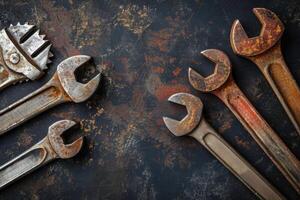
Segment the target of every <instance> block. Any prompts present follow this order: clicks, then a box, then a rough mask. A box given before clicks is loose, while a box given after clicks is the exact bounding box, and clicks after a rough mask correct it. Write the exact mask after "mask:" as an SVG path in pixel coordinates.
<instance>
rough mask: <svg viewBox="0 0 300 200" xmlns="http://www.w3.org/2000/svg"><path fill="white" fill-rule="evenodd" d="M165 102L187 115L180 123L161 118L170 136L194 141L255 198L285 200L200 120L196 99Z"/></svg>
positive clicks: (179, 95) (176, 97)
mask: <svg viewBox="0 0 300 200" xmlns="http://www.w3.org/2000/svg"><path fill="white" fill-rule="evenodd" d="M168 100H169V101H170V102H173V103H176V104H179V105H183V106H185V107H186V109H187V113H188V114H187V116H186V117H184V118H183V119H182V120H181V121H177V120H174V119H171V118H168V117H164V118H163V119H164V122H165V124H166V126H167V127H168V129H169V130H170V131H171V132H172V133H173V134H174V135H176V136H183V135H188V136H190V137H193V138H195V139H196V140H197V141H198V142H200V143H201V144H202V145H203V146H204V147H205V148H206V149H207V150H208V151H209V152H210V153H211V154H212V155H214V156H215V157H216V158H217V159H218V160H219V161H220V162H221V163H222V164H223V165H224V166H225V167H226V168H227V169H228V170H230V171H231V172H232V173H233V174H234V175H235V176H236V177H237V178H238V179H239V180H240V181H241V182H242V183H244V184H245V185H246V186H247V187H248V188H249V189H250V190H251V191H252V192H253V193H254V194H256V195H257V196H258V197H259V198H261V199H268V200H276V199H277V200H278V199H285V198H284V197H283V196H282V195H281V194H280V193H279V192H278V191H277V190H276V189H275V188H274V187H273V186H272V185H271V184H270V183H269V182H268V181H267V180H266V179H264V178H263V176H261V175H260V174H259V173H258V172H257V171H256V170H255V169H254V168H253V167H252V166H251V165H250V164H249V163H248V162H247V161H246V160H245V159H244V158H243V157H242V156H241V155H239V153H238V152H236V151H235V150H234V149H233V148H232V147H231V146H230V145H229V144H228V143H227V142H226V141H225V140H223V139H222V138H221V137H220V136H219V134H218V133H217V132H216V131H215V130H214V129H213V128H212V127H211V126H210V125H209V124H208V123H207V122H206V120H205V118H204V117H203V116H202V110H203V104H202V102H201V100H200V99H199V98H197V97H195V96H193V95H191V94H187V93H177V94H174V95H172V96H171V97H170V98H169V99H168Z"/></svg>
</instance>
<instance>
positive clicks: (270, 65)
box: [250, 42, 300, 134]
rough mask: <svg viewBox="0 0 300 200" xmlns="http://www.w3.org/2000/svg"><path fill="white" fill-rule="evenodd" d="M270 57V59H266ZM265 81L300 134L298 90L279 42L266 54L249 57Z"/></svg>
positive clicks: (299, 99)
mask: <svg viewBox="0 0 300 200" xmlns="http://www.w3.org/2000/svg"><path fill="white" fill-rule="evenodd" d="M270 55H272V58H270V57H268V56H270ZM250 60H252V62H254V63H255V64H256V65H257V66H258V67H259V69H260V71H261V72H262V73H263V75H264V76H265V78H266V79H267V81H268V83H269V85H270V86H271V88H272V89H273V91H274V93H275V94H276V96H277V98H278V100H279V101H280V103H281V105H282V107H283V108H284V110H285V112H286V113H287V115H288V117H289V118H290V120H291V122H292V123H293V125H294V127H295V128H296V130H297V132H298V134H300V103H299V101H300V89H299V87H298V85H297V82H296V81H295V79H294V78H293V76H292V74H291V72H290V70H289V68H288V67H287V65H286V63H285V61H284V59H283V56H282V53H281V47H280V42H278V43H277V44H276V45H275V46H274V47H273V48H271V49H270V50H268V51H267V52H266V53H264V54H261V55H258V56H255V57H253V58H251V57H250Z"/></svg>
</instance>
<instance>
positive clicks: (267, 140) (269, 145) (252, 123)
mask: <svg viewBox="0 0 300 200" xmlns="http://www.w3.org/2000/svg"><path fill="white" fill-rule="evenodd" d="M201 53H202V55H204V56H205V57H206V58H208V59H209V60H211V61H212V62H214V63H216V65H215V71H214V73H213V74H212V75H210V76H208V77H205V78H204V77H203V76H201V75H200V74H199V73H198V72H196V71H195V70H193V69H192V68H189V81H190V83H191V85H192V86H193V87H194V88H195V89H197V90H199V91H202V92H210V93H212V94H214V95H215V96H217V97H218V98H219V99H221V100H222V101H223V102H224V104H225V105H226V106H227V107H228V108H229V109H230V110H231V112H232V113H233V114H234V115H235V116H236V118H237V119H238V120H239V121H240V122H241V123H242V125H243V126H244V127H245V129H246V130H247V131H248V132H249V133H250V135H251V136H252V137H253V138H254V140H255V141H256V142H257V143H258V145H259V146H260V147H261V148H262V149H263V151H264V152H265V153H266V154H267V155H268V156H269V158H270V159H271V160H272V162H273V163H274V164H275V165H276V166H277V168H278V169H279V170H280V171H281V173H282V174H283V175H284V176H285V178H286V179H287V180H288V181H289V182H290V183H291V185H292V186H293V187H294V189H295V190H296V191H297V192H298V193H300V162H299V160H298V159H297V158H296V156H295V155H294V154H293V153H292V152H291V151H290V150H289V148H288V147H287V146H286V145H285V144H284V142H283V141H282V140H281V139H280V137H279V136H278V135H277V134H276V133H275V131H274V130H273V129H272V128H271V127H270V125H269V124H268V123H267V122H266V121H265V120H264V119H263V117H262V116H261V115H260V114H259V113H258V112H257V110H256V109H255V108H254V106H253V105H252V104H251V103H250V102H249V100H248V99H247V97H246V96H245V95H244V94H243V92H242V91H241V90H240V89H239V87H238V86H237V85H236V83H235V81H234V79H233V77H232V73H231V63H230V60H229V58H228V57H227V55H226V54H225V53H223V52H222V51H220V50H216V49H209V50H205V51H203V52H201Z"/></svg>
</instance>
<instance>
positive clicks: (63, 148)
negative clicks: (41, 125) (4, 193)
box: [0, 120, 83, 190]
mask: <svg viewBox="0 0 300 200" xmlns="http://www.w3.org/2000/svg"><path fill="white" fill-rule="evenodd" d="M75 124H76V122H74V121H71V120H61V121H58V122H56V123H54V124H52V125H51V126H50V127H49V130H48V135H47V136H46V137H45V138H44V139H42V140H41V141H40V142H38V143H37V144H35V145H34V146H33V147H31V148H30V149H28V150H27V151H25V152H24V153H22V154H21V155H19V156H18V157H16V158H15V159H13V160H11V161H9V162H7V163H5V164H4V165H2V166H0V190H1V189H3V188H4V187H5V186H7V185H8V184H10V183H12V182H13V181H15V180H17V179H19V178H21V177H23V176H25V175H27V174H29V173H31V172H32V171H34V170H35V169H37V168H39V167H41V166H43V165H45V164H47V163H48V162H50V161H52V160H55V159H58V158H62V159H67V158H72V157H73V156H75V155H76V154H77V153H78V152H79V151H80V149H81V147H82V143H83V137H80V138H78V139H77V140H75V141H74V142H73V143H71V144H64V141H63V139H62V137H61V135H62V134H63V133H64V132H65V131H66V130H68V129H70V128H71V127H73V126H74V125H75Z"/></svg>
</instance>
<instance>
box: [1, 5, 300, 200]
mask: <svg viewBox="0 0 300 200" xmlns="http://www.w3.org/2000/svg"><path fill="white" fill-rule="evenodd" d="M253 11H254V13H255V15H256V16H257V17H258V19H259V21H260V22H261V23H262V30H261V33H260V35H259V36H257V37H253V38H249V37H248V36H247V34H246V32H245V31H244V29H243V27H242V25H241V23H240V22H239V21H238V20H236V21H235V22H234V23H233V25H232V29H231V33H230V42H231V46H232V49H233V51H234V52H235V53H236V54H238V55H241V56H243V57H246V58H248V59H249V60H251V61H252V62H254V63H255V64H256V65H257V66H258V68H259V69H260V71H261V72H262V73H263V75H264V77H265V78H266V80H267V81H268V83H269V84H270V86H271V88H272V89H273V91H274V93H275V94H276V96H277V98H278V100H279V101H280V103H281V105H282V107H283V108H284V110H285V111H286V113H287V115H288V117H289V118H290V120H291V122H292V124H293V125H294V127H295V129H296V131H297V132H298V133H299V134H300V104H299V101H300V89H299V87H298V85H297V83H296V81H295V80H294V79H293V77H292V74H291V72H290V71H289V69H288V67H287V65H286V64H285V61H284V58H283V56H282V53H281V41H280V39H281V36H282V34H283V31H284V25H283V23H282V22H281V21H280V19H279V18H278V17H277V16H276V15H275V14H274V13H273V12H271V11H270V10H267V9H264V8H255V9H253ZM44 37H45V36H44V35H40V34H39V30H37V29H36V27H35V26H33V25H29V24H28V23H25V24H24V25H21V24H20V23H18V24H17V25H16V26H13V25H11V26H10V27H9V28H7V29H3V30H1V31H0V50H1V52H0V53H1V54H0V56H1V58H0V64H1V65H0V91H1V90H2V89H3V88H5V87H7V86H9V85H12V84H14V83H17V82H22V81H23V80H29V79H30V80H35V79H37V78H39V77H41V76H42V75H43V71H44V70H46V69H47V63H49V62H50V60H49V58H50V57H52V53H51V52H50V48H51V44H50V42H48V41H47V40H44ZM201 53H202V55H203V56H205V57H206V58H208V59H209V60H211V61H212V62H214V63H215V70H214V73H213V74H212V75H210V76H208V77H203V76H202V75H201V74H199V73H198V72H196V71H195V70H194V69H193V68H189V70H188V78H189V82H190V84H191V85H192V86H193V87H194V88H195V89H196V90H199V91H201V92H205V93H211V94H213V95H215V96H217V97H218V98H219V99H220V100H221V101H222V102H223V103H224V104H225V105H226V106H227V107H228V108H229V110H230V111H231V112H232V113H233V114H234V115H235V117H236V118H237V119H238V120H239V121H240V122H241V124H242V125H243V126H244V128H245V129H246V130H247V131H248V132H249V134H250V135H251V136H252V137H253V139H254V140H255V141H256V143H257V144H258V145H259V147H260V148H262V150H263V151H264V152H265V154H266V155H267V156H268V157H269V158H270V160H271V161H272V162H273V163H274V165H275V166H276V167H277V168H278V170H279V171H280V172H281V173H282V174H283V176H284V177H285V178H286V179H287V181H288V182H289V183H290V184H291V186H292V187H293V188H294V189H295V190H296V191H297V192H298V193H299V194H300V161H299V160H298V158H297V157H296V156H295V155H294V154H293V153H292V152H291V150H290V149H289V148H288V147H287V145H286V144H285V143H284V142H283V141H282V140H281V138H280V137H279V136H278V135H277V133H276V132H275V131H274V130H273V129H272V128H271V127H270V125H269V124H268V123H267V122H266V121H265V120H264V118H263V117H262V116H261V115H260V114H259V112H258V111H257V110H256V109H255V107H254V106H253V105H252V104H251V103H250V101H249V100H248V99H247V97H246V96H245V95H244V94H243V92H242V91H241V90H240V89H239V87H238V86H237V84H236V83H235V81H234V79H233V76H232V71H231V63H230V60H229V58H228V57H227V55H226V54H225V53H224V52H222V51H220V50H217V49H208V50H205V51H202V52H201ZM90 59H91V58H90V57H89V56H85V55H77V56H72V57H70V58H67V59H65V60H64V61H62V62H61V63H60V64H59V65H58V66H57V70H56V72H55V74H54V75H53V77H52V78H51V79H50V80H49V81H48V82H47V83H46V84H45V85H43V86H42V87H41V88H39V89H37V90H36V91H34V92H32V93H31V94H29V95H27V96H25V97H23V98H21V99H20V100H18V101H16V102H15V103H12V104H11V105H9V106H8V107H6V108H5V109H3V110H0V135H2V134H4V133H6V132H8V131H10V130H11V129H13V128H15V127H17V126H19V125H21V124H22V123H25V122H26V121H28V120H30V119H31V118H33V117H35V116H37V115H38V114H40V113H42V112H44V111H46V110H48V109H50V108H53V107H54V106H56V105H58V104H62V103H66V102H75V103H80V102H83V101H85V100H87V99H88V98H89V97H91V95H92V94H93V93H94V92H95V91H96V89H97V87H98V85H99V82H100V73H99V74H98V75H97V76H95V77H94V78H92V79H91V80H90V81H88V82H87V83H85V84H83V83H80V82H78V81H77V80H76V77H75V70H76V69H78V68H79V67H80V66H82V65H83V64H86V63H87V62H88V61H89V60H90ZM168 100H169V101H170V102H173V103H176V104H180V105H183V106H185V107H186V109H187V115H186V116H185V117H184V118H183V119H182V120H181V121H177V120H174V119H171V118H168V117H164V118H163V120H164V123H165V125H166V126H167V128H168V129H169V130H170V131H171V132H172V133H173V134H174V135H175V136H183V135H189V136H191V137H193V138H195V139H196V140H197V141H198V142H199V143H201V144H202V145H203V146H204V147H205V148H206V149H207V150H208V151H209V152H210V153H211V154H212V155H213V156H214V157H216V158H217V159H218V160H219V161H220V162H221V163H222V164H223V165H224V166H225V167H226V168H227V169H228V170H229V171H230V172H232V174H233V175H235V176H236V177H237V178H238V179H239V180H240V181H241V182H242V183H243V184H245V186H247V187H248V188H249V189H250V190H251V191H252V192H253V193H254V194H256V195H257V197H259V198H260V199H269V200H276V199H285V197H284V196H283V195H282V194H281V193H280V192H279V191H278V190H277V189H276V188H274V187H273V186H272V185H271V184H270V183H269V182H268V181H267V180H266V179H265V178H264V177H263V176H262V175H261V174H260V173H259V172H258V171H256V170H255V169H254V167H252V166H251V165H250V164H249V163H248V162H247V161H246V160H245V159H244V158H243V157H242V156H241V155H240V154H239V153H238V152H237V151H236V150H234V148H233V147H231V146H230V145H229V144H228V143H227V142H226V141H225V140H224V139H222V137H221V136H220V135H219V134H218V133H217V132H216V131H215V130H214V129H213V128H212V127H211V126H210V125H209V124H208V123H207V122H206V120H205V119H204V117H203V116H202V110H203V104H202V101H201V100H200V99H199V98H197V97H195V96H193V95H191V94H187V93H177V94H174V95H172V96H171V97H170V98H169V99H168ZM75 124H76V123H75V122H74V121H70V120H62V121H58V122H56V123H54V124H53V125H51V126H50V127H49V130H48V134H47V136H46V137H45V138H44V139H43V140H42V141H40V142H38V143H37V144H36V145H34V146H33V147H31V148H30V149H29V150H27V151H25V152H24V153H23V154H21V155H20V156H18V157H16V158H14V159H13V160H11V161H9V162H7V163H5V164H4V165H2V166H0V189H2V188H3V187H5V186H6V185H8V184H10V183H11V182H13V181H14V180H16V179H18V178H20V177H22V176H24V175H26V174H28V173H30V172H32V171H33V170H35V169H37V168H39V167H41V166H42V165H44V164H46V163H48V162H50V161H52V160H54V159H57V158H62V159H66V158H71V157H73V156H75V155H76V154H77V153H78V152H79V151H80V149H81V146H82V143H83V138H82V137H80V138H79V139H77V140H75V141H74V142H73V143H71V144H65V142H64V140H63V139H62V137H61V135H62V134H63V133H64V132H65V131H66V130H68V129H69V128H71V127H73V126H74V125H75Z"/></svg>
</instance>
